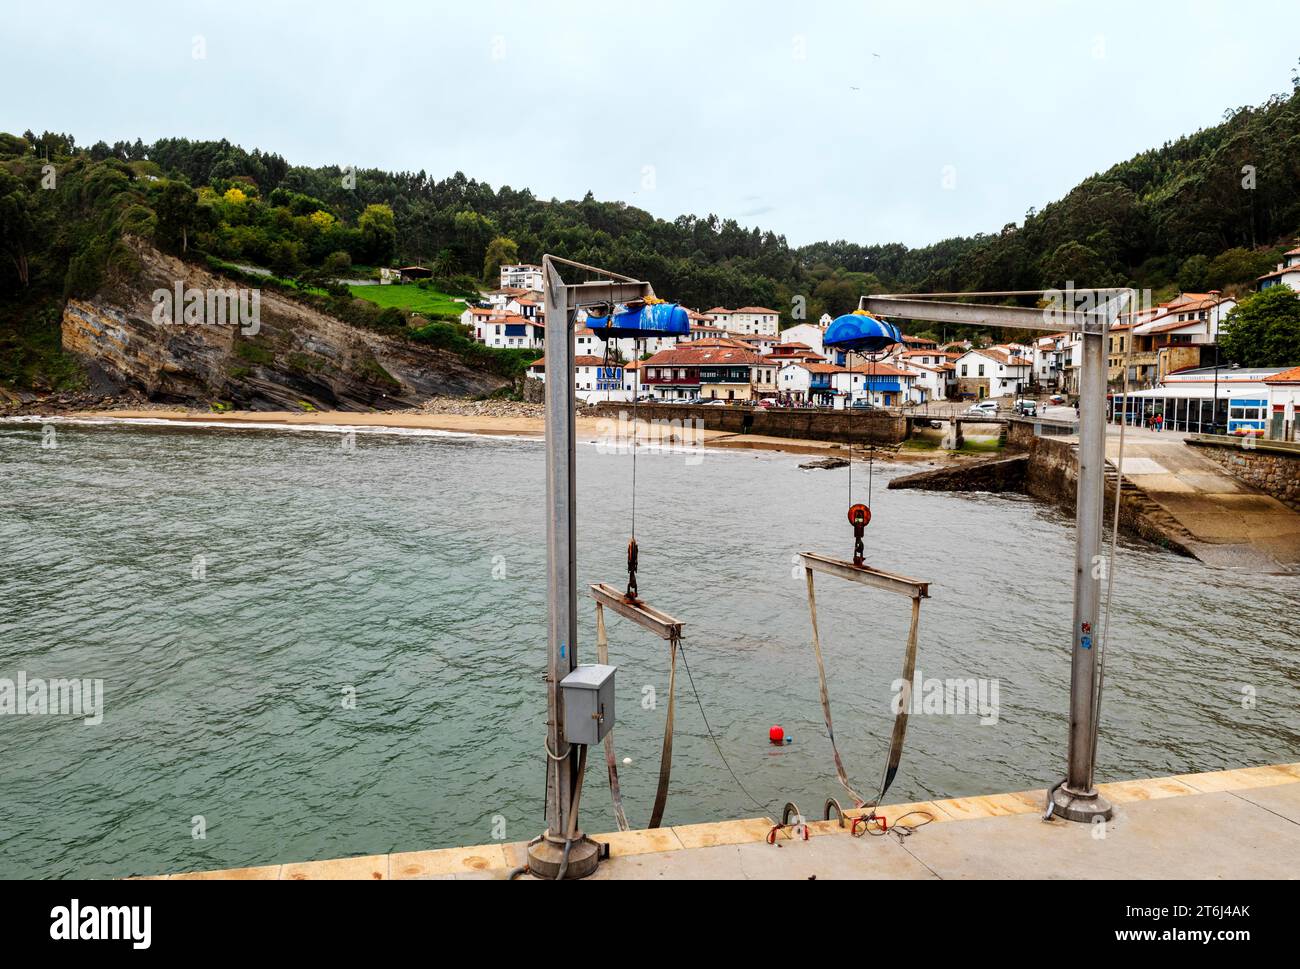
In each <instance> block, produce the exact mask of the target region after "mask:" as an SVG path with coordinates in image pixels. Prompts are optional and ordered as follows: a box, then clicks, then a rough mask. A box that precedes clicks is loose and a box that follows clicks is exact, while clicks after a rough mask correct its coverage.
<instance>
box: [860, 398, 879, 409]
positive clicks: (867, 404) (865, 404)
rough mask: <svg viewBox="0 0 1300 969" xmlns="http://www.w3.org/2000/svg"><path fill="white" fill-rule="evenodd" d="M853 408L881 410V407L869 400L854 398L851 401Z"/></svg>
mask: <svg viewBox="0 0 1300 969" xmlns="http://www.w3.org/2000/svg"><path fill="white" fill-rule="evenodd" d="M853 409H854V410H881V409H882V408H879V407H877V406H876V405H875V404H873V403H871V402H869V401H865V400H855V401H854V402H853Z"/></svg>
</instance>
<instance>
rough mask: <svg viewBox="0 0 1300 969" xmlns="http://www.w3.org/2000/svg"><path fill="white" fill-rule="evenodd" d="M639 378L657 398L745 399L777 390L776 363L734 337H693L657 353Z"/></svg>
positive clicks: (753, 398)
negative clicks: (713, 338)
mask: <svg viewBox="0 0 1300 969" xmlns="http://www.w3.org/2000/svg"><path fill="white" fill-rule="evenodd" d="M643 371H644V375H643V377H642V378H641V379H642V383H643V384H644V385H645V387H646V389H647V390H649V391H651V392H652V393H653V394H654V395H655V397H656V398H658V399H660V400H691V399H694V398H699V399H702V400H727V401H748V400H755V399H759V398H763V397H772V396H775V395H776V393H777V380H776V371H777V367H776V366H775V365H774V364H772V363H770V362H768V361H765V360H764V359H763V358H762V357H761V356H760V355H759V354H757V353H755V352H754V351H753V350H751V349H749V348H748V347H746V346H745V345H744V344H743V343H739V342H737V341H735V340H729V339H721V340H694V341H691V342H690V343H683V344H681V345H679V346H677V347H674V348H672V349H669V350H663V351H660V352H659V353H656V354H655V355H654V356H653V357H651V358H650V359H649V360H646V361H645V362H644V366H643Z"/></svg>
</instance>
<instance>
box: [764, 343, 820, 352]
mask: <svg viewBox="0 0 1300 969" xmlns="http://www.w3.org/2000/svg"><path fill="white" fill-rule="evenodd" d="M811 349H812V347H810V346H809V345H808V344H806V343H797V342H795V341H793V340H792V341H791V342H789V343H781V344H778V345H777V346H776V347H774V348H773V349H772V352H773V353H776V351H777V350H781V351H785V350H811Z"/></svg>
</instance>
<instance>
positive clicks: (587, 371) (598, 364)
mask: <svg viewBox="0 0 1300 969" xmlns="http://www.w3.org/2000/svg"><path fill="white" fill-rule="evenodd" d="M528 378H529V379H530V380H545V379H546V358H545V357H543V358H542V359H540V360H537V361H536V362H534V363H533V365H532V366H530V367H529V368H528ZM573 389H574V392H575V394H576V395H577V398H578V400H580V401H583V402H584V403H587V404H598V403H600V402H601V401H605V400H614V401H621V402H627V401H630V400H635V399H636V395H637V378H636V377H635V376H632V375H629V374H628V373H627V371H626V370H625V369H624V368H623V367H621V366H619V365H617V364H616V365H612V366H606V364H605V359H604V358H603V357H591V356H575V357H574V361H573Z"/></svg>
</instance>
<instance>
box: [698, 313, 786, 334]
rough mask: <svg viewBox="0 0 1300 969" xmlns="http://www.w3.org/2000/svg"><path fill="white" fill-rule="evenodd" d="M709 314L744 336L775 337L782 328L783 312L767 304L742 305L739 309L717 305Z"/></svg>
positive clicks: (733, 332) (716, 320)
mask: <svg viewBox="0 0 1300 969" xmlns="http://www.w3.org/2000/svg"><path fill="white" fill-rule="evenodd" d="M707 315H709V316H711V317H713V319H714V321H715V322H716V323H717V324H718V325H719V326H721V327H723V329H725V330H727V331H728V332H729V333H732V334H740V335H742V336H752V335H755V334H762V335H765V336H773V337H774V336H776V335H777V333H778V332H779V331H780V329H781V314H780V313H778V312H777V311H776V310H770V309H768V308H767V307H765V306H742V307H741V308H740V309H738V310H729V309H727V308H726V307H724V306H715V307H714V308H713V309H711V310H709V312H708V314H707Z"/></svg>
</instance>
